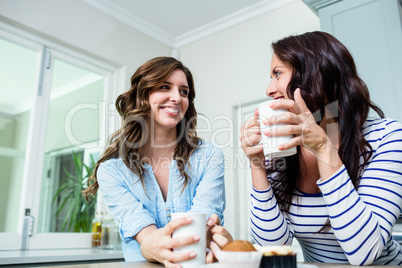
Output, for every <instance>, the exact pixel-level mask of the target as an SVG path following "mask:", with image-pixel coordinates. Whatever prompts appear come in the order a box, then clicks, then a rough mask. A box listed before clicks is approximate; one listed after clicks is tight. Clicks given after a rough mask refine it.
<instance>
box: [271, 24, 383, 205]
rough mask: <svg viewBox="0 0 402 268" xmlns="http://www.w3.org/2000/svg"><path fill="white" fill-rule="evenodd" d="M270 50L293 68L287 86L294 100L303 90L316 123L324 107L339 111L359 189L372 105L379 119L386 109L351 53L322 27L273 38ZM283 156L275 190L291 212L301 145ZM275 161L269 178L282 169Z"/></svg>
mask: <svg viewBox="0 0 402 268" xmlns="http://www.w3.org/2000/svg"><path fill="white" fill-rule="evenodd" d="M272 48H273V51H274V53H275V54H276V55H277V57H278V58H279V59H280V60H281V61H283V62H287V63H289V64H290V65H291V66H292V67H293V71H292V76H291V79H290V81H289V84H288V86H287V94H288V96H289V98H291V99H294V91H295V90H296V89H297V88H300V91H301V95H302V97H303V99H304V101H305V102H306V104H307V107H308V108H309V110H310V111H311V112H313V113H314V114H317V116H315V119H316V121H317V122H318V123H320V121H321V119H322V117H323V116H324V112H325V109H326V108H327V109H329V110H330V112H331V114H332V115H335V117H336V118H335V120H336V121H337V122H338V123H339V129H340V136H339V137H340V145H339V149H338V154H339V156H340V158H341V160H342V162H343V164H344V165H345V167H346V169H347V171H348V173H349V176H350V179H351V181H352V182H353V185H354V186H355V188H356V189H357V187H358V184H359V179H360V174H361V172H362V171H363V169H364V167H365V166H366V165H367V162H368V160H369V158H370V157H371V155H372V148H371V146H370V144H369V143H368V142H367V141H366V140H365V139H364V137H363V134H362V126H363V124H364V122H365V121H366V119H367V117H368V113H369V110H370V108H371V109H373V110H374V111H375V112H376V113H377V114H378V115H379V116H380V117H381V118H383V117H384V113H383V112H382V110H381V109H380V108H379V107H378V106H376V105H375V104H374V103H373V102H372V101H371V100H370V94H369V90H368V88H367V86H366V84H365V83H364V82H363V80H362V79H361V78H360V77H359V75H358V73H357V71H356V65H355V62H354V60H353V57H352V55H351V54H350V52H349V51H348V49H347V48H346V47H345V46H344V45H343V44H342V43H341V42H340V41H339V40H337V39H336V38H335V37H334V36H332V35H330V34H328V33H325V32H319V31H316V32H308V33H304V34H301V35H296V36H289V37H286V38H284V39H281V40H279V41H277V42H273V43H272ZM361 155H363V164H362V165H360V156H361ZM284 160H285V163H282V167H283V168H282V170H280V172H278V174H279V175H278V177H275V178H273V188H274V193H275V196H276V198H277V201H278V203H279V204H280V207H281V209H282V210H284V211H286V212H288V211H289V207H290V204H291V201H292V197H293V195H294V192H295V190H296V189H297V188H299V189H300V187H299V186H300V183H301V181H300V173H301V170H303V168H304V162H303V158H302V156H301V154H300V148H298V154H296V155H293V156H289V157H286V158H285V159H284ZM277 161H279V160H277ZM282 161H283V159H282ZM275 162H276V161H275V160H273V161H272V162H271V163H270V164H269V165H268V167H267V175H268V176H270V175H271V174H272V173H274V172H276V171H278V169H277V166H278V165H276V164H275Z"/></svg>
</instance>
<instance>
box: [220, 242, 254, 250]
mask: <svg viewBox="0 0 402 268" xmlns="http://www.w3.org/2000/svg"><path fill="white" fill-rule="evenodd" d="M222 250H223V251H257V250H256V249H255V247H254V246H253V245H252V244H251V243H250V242H248V241H245V240H234V241H232V242H229V243H227V244H226V245H225V246H224V247H223V248H222Z"/></svg>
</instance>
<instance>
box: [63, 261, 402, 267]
mask: <svg viewBox="0 0 402 268" xmlns="http://www.w3.org/2000/svg"><path fill="white" fill-rule="evenodd" d="M128 267H136V268H156V267H163V265H161V264H155V263H149V262H120V263H100V264H89V265H72V266H71V265H68V266H58V267H57V268H128ZM201 267H205V268H215V267H216V268H220V267H221V268H223V267H224V266H222V265H220V264H219V263H214V264H206V265H204V266H201ZM201 267H200V268H201ZM329 267H331V268H345V267H360V266H353V265H346V264H342V265H340V264H333V263H298V264H297V268H329ZM369 267H370V268H379V267H383V268H389V267H400V266H369Z"/></svg>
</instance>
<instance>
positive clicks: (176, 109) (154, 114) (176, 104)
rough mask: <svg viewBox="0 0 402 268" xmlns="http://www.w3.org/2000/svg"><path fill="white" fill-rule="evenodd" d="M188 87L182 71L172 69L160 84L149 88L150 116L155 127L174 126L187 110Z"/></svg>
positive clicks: (169, 127)
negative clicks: (151, 88)
mask: <svg viewBox="0 0 402 268" xmlns="http://www.w3.org/2000/svg"><path fill="white" fill-rule="evenodd" d="M189 90H190V89H189V87H188V83H187V78H186V75H185V74H184V72H183V71H182V70H180V69H176V70H174V71H173V72H172V73H171V75H170V76H169V77H168V79H166V81H164V82H163V84H162V85H161V86H159V87H158V88H155V89H153V90H151V92H150V93H149V103H150V105H151V113H150V118H151V120H152V121H153V124H154V126H155V127H159V128H164V129H166V130H169V129H172V128H175V127H176V125H177V124H178V123H179V122H180V121H181V120H182V119H183V117H184V115H185V114H186V112H187V109H188V105H189V100H188V93H189Z"/></svg>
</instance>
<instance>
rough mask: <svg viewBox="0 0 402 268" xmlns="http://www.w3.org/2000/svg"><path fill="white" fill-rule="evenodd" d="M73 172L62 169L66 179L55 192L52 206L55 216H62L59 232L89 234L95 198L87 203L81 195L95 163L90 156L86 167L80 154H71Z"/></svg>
mask: <svg viewBox="0 0 402 268" xmlns="http://www.w3.org/2000/svg"><path fill="white" fill-rule="evenodd" d="M72 157H73V162H74V172H73V173H70V172H69V171H68V170H67V169H64V173H65V175H66V177H65V178H64V179H62V180H61V185H60V186H59V188H58V189H57V190H56V192H55V194H54V196H53V200H52V205H53V204H56V211H55V216H56V217H59V216H60V215H63V217H64V219H63V222H62V224H61V231H67V232H91V231H92V220H93V218H94V215H95V205H96V197H93V198H90V199H89V201H87V200H86V199H85V197H83V195H82V191H83V190H85V189H86V188H87V181H88V179H89V177H90V176H91V174H92V173H93V172H94V169H95V164H96V163H95V161H94V159H93V157H92V155H91V163H90V164H89V165H86V164H84V163H83V161H82V157H81V155H80V154H77V153H75V152H74V151H73V152H72Z"/></svg>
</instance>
